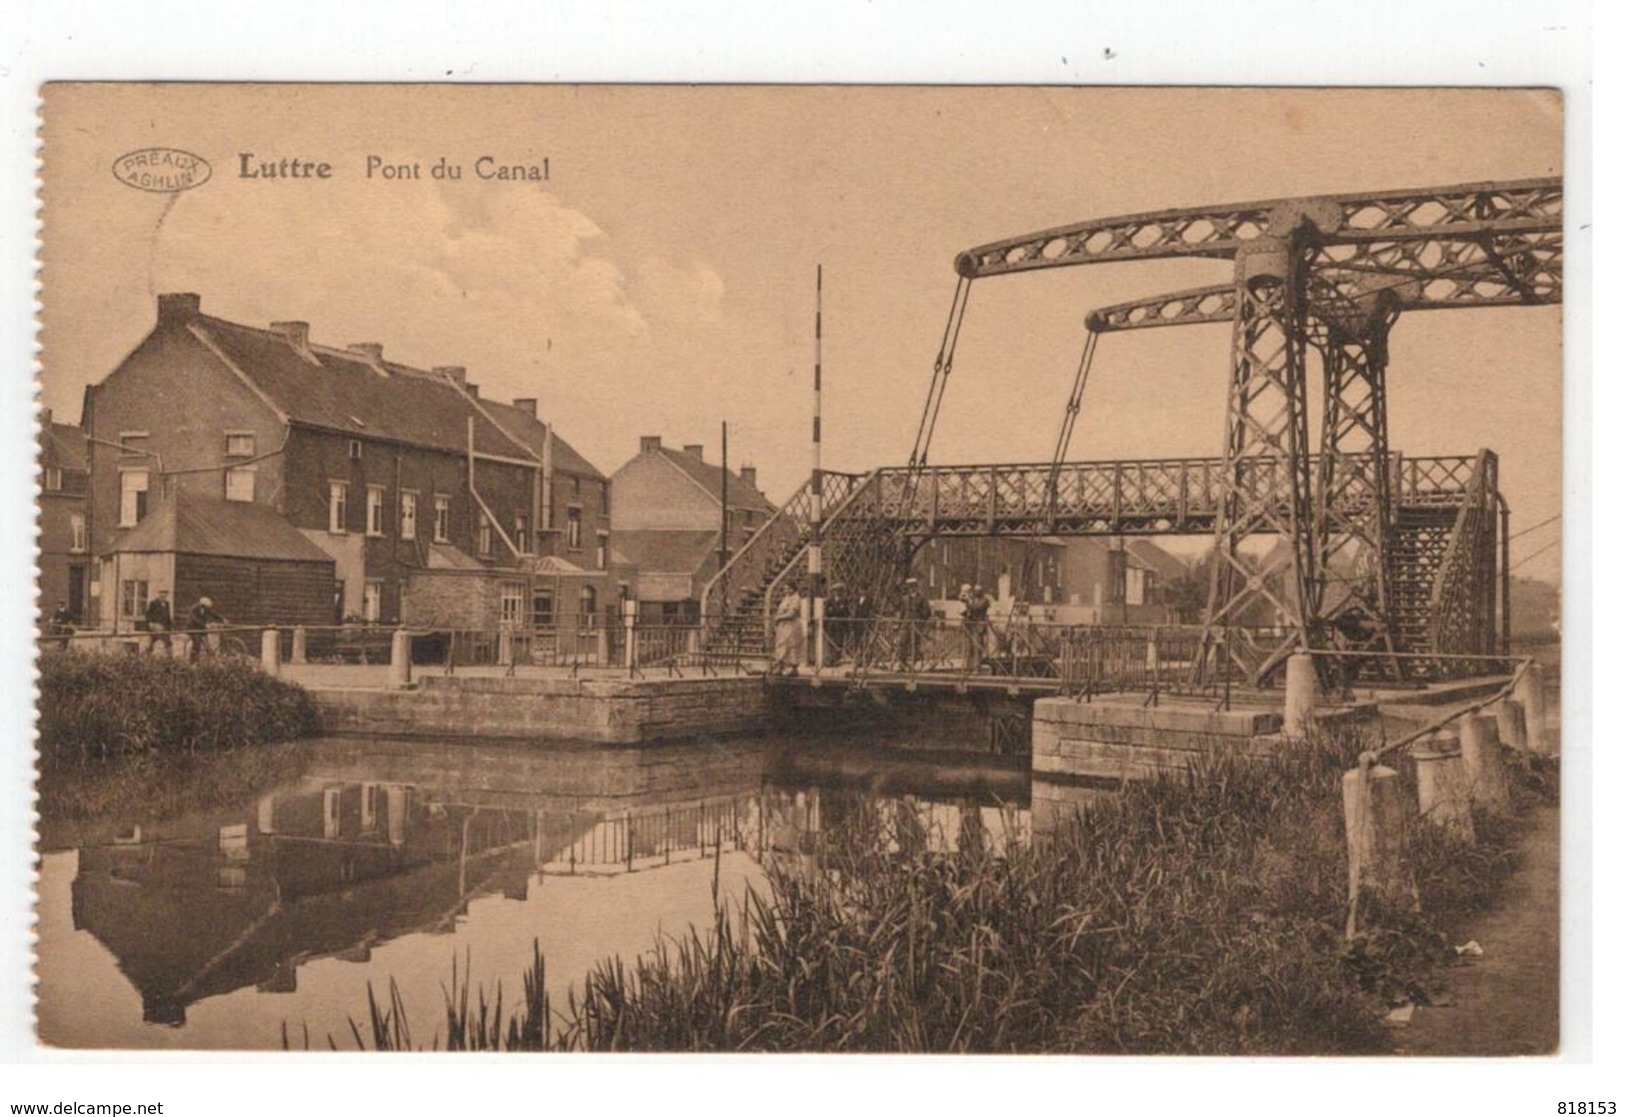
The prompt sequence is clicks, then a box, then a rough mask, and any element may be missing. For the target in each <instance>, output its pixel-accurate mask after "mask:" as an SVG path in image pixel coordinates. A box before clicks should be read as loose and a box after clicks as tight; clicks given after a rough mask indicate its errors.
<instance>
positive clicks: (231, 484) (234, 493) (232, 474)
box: [226, 465, 254, 502]
mask: <svg viewBox="0 0 1625 1117" xmlns="http://www.w3.org/2000/svg"><path fill="white" fill-rule="evenodd" d="M226 499H227V500H239V501H245V502H248V501H252V500H253V499H254V467H253V466H251V465H244V466H238V467H237V468H236V469H228V470H226Z"/></svg>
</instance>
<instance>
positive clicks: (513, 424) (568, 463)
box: [480, 399, 605, 481]
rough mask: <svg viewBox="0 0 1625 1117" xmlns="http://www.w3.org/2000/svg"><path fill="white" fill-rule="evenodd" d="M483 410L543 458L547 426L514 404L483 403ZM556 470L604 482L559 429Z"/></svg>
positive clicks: (593, 466)
mask: <svg viewBox="0 0 1625 1117" xmlns="http://www.w3.org/2000/svg"><path fill="white" fill-rule="evenodd" d="M480 406H481V407H483V408H484V409H485V410H486V411H487V412H489V413H490V415H491V417H492V418H493V419H495V420H496V421H497V424H498V425H499V426H500V427H502V429H503V430H505V431H507V432H508V433H509V434H510V435H513V436H514V437H515V438H517V439H518V440H519V441H521V442H523V443H524V444H525V446H526V447H527V448H529V450H530V452H531V453H532V454H534V455H535V456H536V457H537V458H540V457H541V456H542V448H543V446H544V445H545V444H546V442H547V424H546V423H543V422H542V421H541V420H540V419H538V418H536V416H534V415H532V414H531V413H530V412H528V411H523V410H521V409H520V408H517V407H515V406H513V405H512V404H510V403H497V402H496V401H494V400H483V399H482V400H480ZM553 468H554V469H556V470H560V471H562V472H564V473H575V474H579V475H580V476H583V477H592V478H596V479H597V480H600V481H602V480H604V479H605V478H604V474H603V473H602V472H601V471H600V470H599V469H598V467H597V466H595V465H593V464H592V463H591V462H590V461H588V460H587V459H586V458H584V457H582V456H581V454H580V453H579V452H577V450H576V448H575V447H574V446H571V445H570V444H569V443H568V442H566V441H564V439H562V438H560V437H559V432H558V430H557V428H555V429H554V431H553Z"/></svg>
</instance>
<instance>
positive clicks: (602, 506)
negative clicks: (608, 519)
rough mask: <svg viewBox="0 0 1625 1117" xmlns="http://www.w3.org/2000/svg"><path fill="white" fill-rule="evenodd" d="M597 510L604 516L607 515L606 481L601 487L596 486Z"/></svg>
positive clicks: (607, 490)
mask: <svg viewBox="0 0 1625 1117" xmlns="http://www.w3.org/2000/svg"><path fill="white" fill-rule="evenodd" d="M598 510H599V511H600V512H602V513H603V514H604V515H606V516H607V515H609V482H608V481H605V482H604V483H603V484H602V485H599V486H598Z"/></svg>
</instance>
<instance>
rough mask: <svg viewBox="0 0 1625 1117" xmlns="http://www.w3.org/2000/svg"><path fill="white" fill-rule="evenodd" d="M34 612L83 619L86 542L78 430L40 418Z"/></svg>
mask: <svg viewBox="0 0 1625 1117" xmlns="http://www.w3.org/2000/svg"><path fill="white" fill-rule="evenodd" d="M39 464H40V501H39V531H40V535H39V611H40V616H41V618H42V619H45V618H49V617H50V616H51V615H52V614H54V613H55V612H56V610H57V608H58V606H60V605H66V606H67V610H68V615H69V616H71V617H72V618H73V620H74V623H76V624H79V623H83V622H84V621H85V619H86V615H87V609H86V606H87V605H88V601H87V599H86V593H87V591H88V588H89V585H90V580H89V561H90V542H89V540H90V536H89V525H88V523H87V522H86V519H85V513H86V508H85V494H86V492H87V491H88V489H89V487H90V486H89V482H90V473H89V469H90V465H89V460H88V459H87V457H86V455H85V435H84V432H83V431H81V430H80V429H79V428H78V427H72V426H69V425H68V424H66V423H57V422H53V421H52V418H51V409H50V408H46V409H45V413H44V414H43V415H41V416H40V451H39Z"/></svg>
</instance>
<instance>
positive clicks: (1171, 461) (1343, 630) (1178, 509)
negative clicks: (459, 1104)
mask: <svg viewBox="0 0 1625 1117" xmlns="http://www.w3.org/2000/svg"><path fill="white" fill-rule="evenodd" d="M42 106H43V107H42V110H41V133H40V134H41V149H40V159H41V164H40V169H39V175H40V187H39V200H40V206H41V221H42V226H41V228H42V232H41V247H40V254H39V261H40V269H41V271H40V277H41V285H42V286H41V294H40V296H39V297H40V301H41V309H40V314H39V323H40V333H39V340H40V346H41V349H40V354H39V360H40V370H41V371H40V377H39V392H40V397H39V398H40V404H41V407H42V411H41V414H40V418H39V431H38V438H39V496H38V516H39V519H38V531H39V536H38V557H37V564H38V568H37V593H38V597H37V617H36V623H37V634H38V635H37V640H38V649H39V651H38V660H37V665H38V672H39V675H38V688H39V689H38V744H37V749H38V752H37V758H38V783H37V789H36V790H37V796H38V798H37V810H38V821H37V832H36V835H37V847H36V851H35V852H36V855H37V871H38V878H37V910H36V920H37V923H36V926H35V934H36V936H37V939H36V941H35V945H34V952H35V980H36V982H37V984H36V987H35V993H36V997H37V1005H36V1022H35V1023H36V1034H37V1039H38V1042H39V1043H40V1044H41V1045H43V1046H46V1047H51V1048H72V1049H94V1050H108V1049H136V1050H143V1051H150V1050H157V1049H182V1050H197V1049H216V1050H220V1049H224V1050H236V1051H243V1050H268V1051H281V1050H294V1051H301V1052H303V1051H314V1050H320V1051H328V1050H331V1049H337V1050H340V1051H356V1050H362V1051H403V1050H407V1051H435V1050H463V1051H470V1050H473V1051H530V1052H540V1051H547V1052H600V1051H622V1052H626V1051H637V1052H667V1051H671V1052H756V1053H774V1054H788V1053H807V1052H821V1053H832V1052H833V1053H858V1052H867V1053H910V1054H924V1053H1007V1054H1051V1053H1055V1054H1083V1055H1313V1056H1395V1055H1406V1056H1440V1055H1452V1056H1481V1057H1482V1056H1510V1055H1538V1056H1551V1055H1554V1054H1557V1053H1559V1052H1560V1051H1561V1049H1562V1044H1563V1042H1564V1040H1565V1037H1563V1036H1560V1034H1559V1012H1560V996H1559V994H1560V981H1559V975H1560V969H1561V967H1560V965H1559V955H1560V949H1559V948H1560V939H1561V936H1560V930H1559V911H1560V902H1559V901H1560V893H1561V891H1562V889H1561V888H1560V857H1559V846H1560V843H1559V833H1560V818H1561V814H1560V798H1561V796H1560V794H1559V791H1560V784H1561V782H1562V781H1561V773H1562V762H1561V756H1562V751H1563V750H1562V738H1563V725H1562V718H1561V716H1560V711H1561V708H1562V688H1563V681H1564V664H1563V662H1562V643H1561V639H1560V637H1561V631H1562V626H1561V619H1562V608H1561V601H1562V591H1563V586H1562V577H1561V574H1562V562H1561V558H1562V554H1561V548H1560V545H1559V544H1560V540H1561V537H1562V531H1563V519H1562V514H1563V495H1564V489H1563V481H1564V478H1563V473H1562V459H1563V448H1564V432H1563V424H1562V414H1563V392H1564V370H1563V346H1562V330H1563V316H1564V298H1565V295H1564V235H1565V213H1564V178H1563V166H1564V159H1563V154H1564V153H1563V124H1564V103H1563V98H1562V96H1561V94H1560V93H1559V92H1557V91H1553V90H1545V89H1503V88H1388V89H1375V88H1371V89H1352V88H1347V89H1313V88H1293V89H1288V88H1241V87H1236V88H1202V87H1181V88H1175V87H1166V88H1158V87H1137V88H1130V87H1121V88H1111V87H1092V88H1091V87H1043V86H1023V87H1016V86H959V87H932V86H885V87H882V86H862V85H855V86H812V85H808V86H795V85H784V86H727V85H709V86H707V85H701V86H677V85H645V86H639V85H500V84H498V85H464V86H450V85H441V86H429V85H336V84H335V85H322V84H230V83H209V82H196V83H169V84H165V83H133V82H100V83H92V82H86V83H72V82H68V83H63V82H56V83H51V84H48V85H47V86H46V87H45V89H44V91H43V102H42ZM1396 121H1403V122H1404V128H1403V136H1402V137H1401V138H1399V139H1397V140H1396V130H1395V122H1396ZM1423 312H1426V313H1423Z"/></svg>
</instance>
